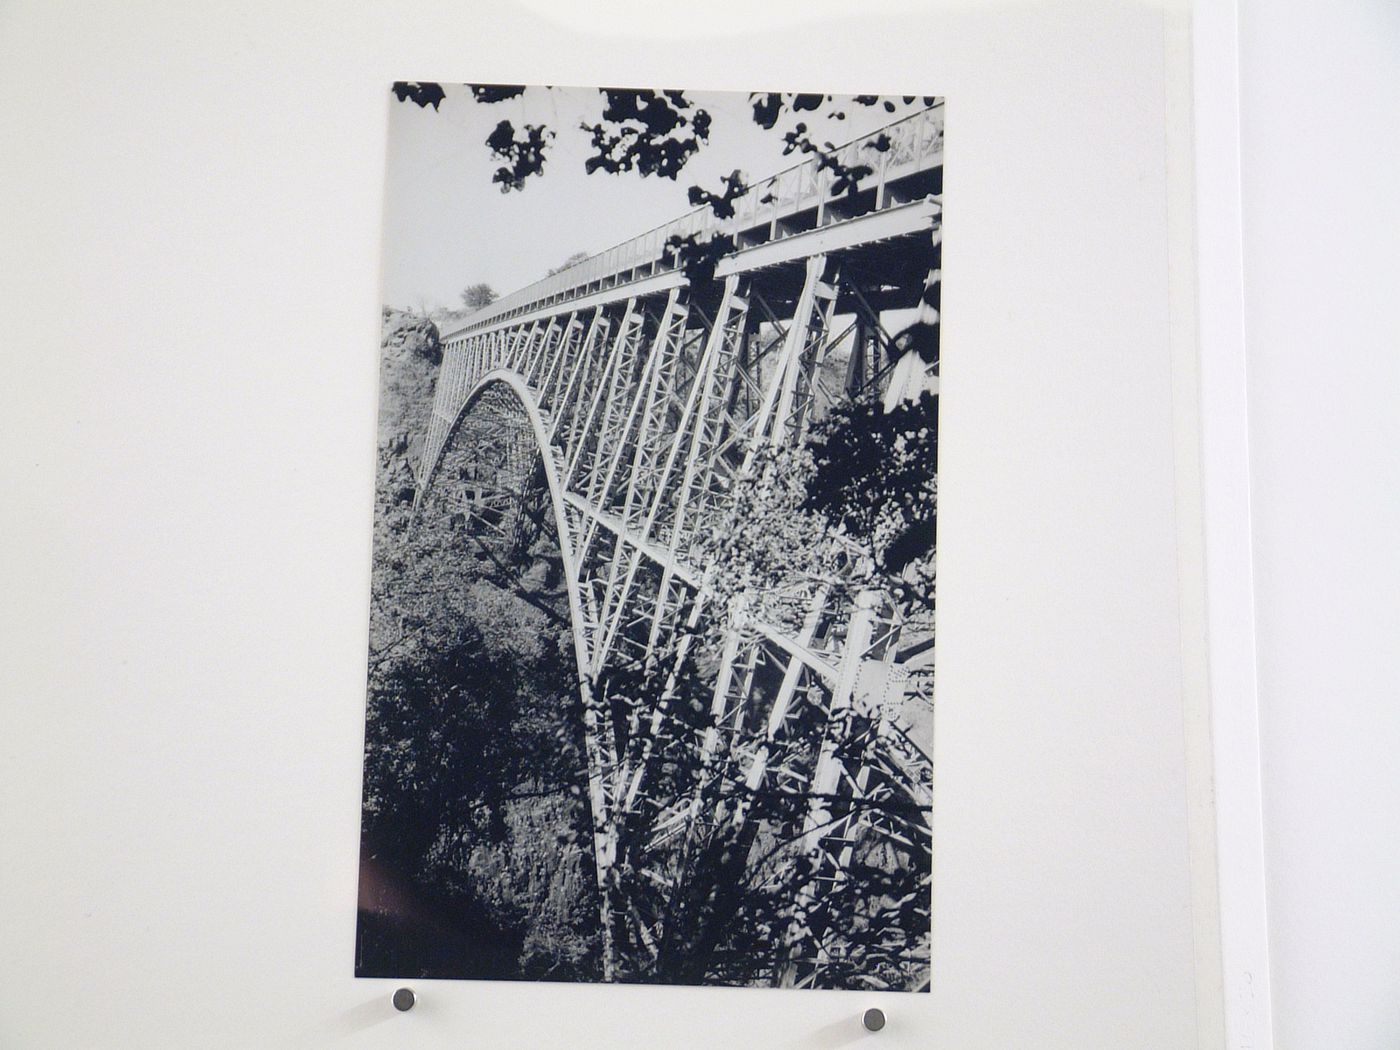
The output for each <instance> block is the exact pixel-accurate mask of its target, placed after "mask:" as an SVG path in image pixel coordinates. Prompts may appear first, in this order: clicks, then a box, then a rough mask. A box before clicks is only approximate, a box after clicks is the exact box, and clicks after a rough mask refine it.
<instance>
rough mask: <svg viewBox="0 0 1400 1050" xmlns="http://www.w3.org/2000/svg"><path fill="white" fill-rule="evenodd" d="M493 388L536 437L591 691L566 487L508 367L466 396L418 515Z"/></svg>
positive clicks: (581, 666)
mask: <svg viewBox="0 0 1400 1050" xmlns="http://www.w3.org/2000/svg"><path fill="white" fill-rule="evenodd" d="M493 388H503V389H505V390H507V391H509V392H510V393H511V394H512V395H514V398H515V401H516V402H517V403H518V404H519V406H520V411H521V412H522V413H523V414H524V416H525V420H526V422H527V423H528V424H529V428H530V432H531V433H532V434H533V435H534V439H535V445H536V448H537V450H538V453H539V457H540V462H541V468H542V472H543V474H544V478H545V484H546V487H547V489H548V491H549V503H550V510H551V514H552V517H553V520H554V528H555V533H556V536H557V538H558V540H559V550H560V556H561V559H562V561H563V565H564V580H565V588H566V593H567V596H568V603H569V621H570V628H571V631H572V634H573V639H574V655H575V658H576V660H577V663H578V671H579V681H580V682H581V683H582V684H583V687H584V688H585V689H586V688H588V677H589V667H590V658H591V653H590V651H589V645H588V639H587V638H586V637H585V635H584V633H583V626H582V625H583V596H582V592H581V589H580V586H579V573H578V566H577V565H575V564H574V555H573V551H574V547H573V543H572V540H573V537H572V536H571V534H570V529H569V520H568V517H567V515H566V514H565V513H564V487H563V483H562V481H561V480H560V477H559V467H558V464H557V463H556V462H555V460H554V456H553V454H552V452H551V445H550V440H549V428H548V426H547V425H546V423H545V419H544V413H543V411H542V410H541V409H540V406H539V404H538V402H537V401H536V399H535V394H534V392H533V391H532V390H531V389H530V387H529V385H528V384H527V383H526V382H525V379H524V377H523V376H521V375H520V373H519V372H516V371H514V370H512V369H507V368H496V369H492V370H491V371H490V372H487V373H486V374H485V375H484V376H482V377H481V379H479V380H478V381H477V382H476V384H475V385H474V386H473V387H472V389H471V391H470V392H469V393H468V394H467V397H466V399H465V400H464V401H463V402H462V407H461V408H460V409H459V410H458V412H457V414H456V417H455V418H454V419H453V421H452V424H451V426H450V427H449V428H448V431H447V436H446V439H445V440H444V441H443V442H442V444H441V445H440V447H439V448H438V449H437V452H436V454H435V455H434V456H433V458H432V461H431V462H429V463H427V464H425V466H424V469H423V476H422V480H421V481H420V483H419V486H418V491H419V493H420V496H419V507H418V508H417V509H418V511H419V512H421V510H422V504H423V503H424V502H426V500H427V498H428V495H429V494H430V493H431V492H432V488H433V483H434V481H435V480H436V479H437V474H438V470H439V468H440V467H441V466H442V461H443V458H444V457H445V456H446V455H447V453H448V450H449V449H450V448H451V447H452V446H453V444H454V442H455V441H456V439H457V435H458V432H459V431H460V429H461V427H462V425H463V423H464V422H465V421H466V420H467V418H468V417H469V416H470V415H471V414H472V412H473V411H474V410H475V409H476V407H477V405H478V404H479V403H480V401H481V398H482V396H483V395H484V394H486V393H487V392H488V391H489V390H491V389H493Z"/></svg>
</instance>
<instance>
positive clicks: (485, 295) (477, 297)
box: [462, 282, 500, 310]
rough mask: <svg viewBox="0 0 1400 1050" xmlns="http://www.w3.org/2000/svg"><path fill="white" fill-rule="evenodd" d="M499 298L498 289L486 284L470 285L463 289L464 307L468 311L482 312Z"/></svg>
mask: <svg viewBox="0 0 1400 1050" xmlns="http://www.w3.org/2000/svg"><path fill="white" fill-rule="evenodd" d="M499 298H500V296H498V295H497V294H496V289H494V288H492V287H491V286H490V285H489V284H486V283H485V282H482V283H479V284H472V285H468V286H467V287H466V288H464V289H462V305H463V306H465V307H466V308H467V309H468V310H480V309H482V308H483V307H486V306H490V305H491V304H492V303H494V302H495V301H496V300H497V299H499Z"/></svg>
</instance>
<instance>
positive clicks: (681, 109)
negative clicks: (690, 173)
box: [581, 88, 710, 179]
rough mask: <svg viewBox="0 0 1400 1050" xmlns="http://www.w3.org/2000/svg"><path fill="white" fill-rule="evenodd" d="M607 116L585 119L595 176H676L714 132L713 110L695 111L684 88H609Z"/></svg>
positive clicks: (587, 165) (605, 91)
mask: <svg viewBox="0 0 1400 1050" xmlns="http://www.w3.org/2000/svg"><path fill="white" fill-rule="evenodd" d="M602 90H603V97H604V99H605V100H606V105H605V106H604V107H603V113H602V119H601V120H600V121H598V123H596V124H588V123H584V124H582V125H581V126H582V128H583V130H584V131H586V132H588V133H589V136H590V145H592V147H593V155H592V156H590V157H589V158H588V159H587V160H585V161H584V170H585V171H587V172H588V173H589V174H590V175H591V174H593V173H594V172H596V171H606V172H608V173H609V174H614V175H615V174H618V173H620V172H624V171H636V172H637V173H638V174H640V175H659V176H661V177H663V178H668V179H674V178H675V177H676V176H677V175H678V174H680V172H681V170H682V169H683V168H684V167H685V165H686V162H687V161H689V160H690V158H691V157H693V156H694V155H695V154H696V153H697V152H698V151H699V150H700V146H701V144H702V143H703V142H705V141H707V140H708V139H709V135H710V114H709V113H707V112H706V111H705V110H703V109H696V110H694V112H691V110H692V108H693V107H692V104H691V102H690V100H689V99H687V98H686V97H685V95H684V93H683V92H680V91H665V92H660V93H658V92H655V91H643V90H632V89H617V88H604V89H602Z"/></svg>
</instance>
